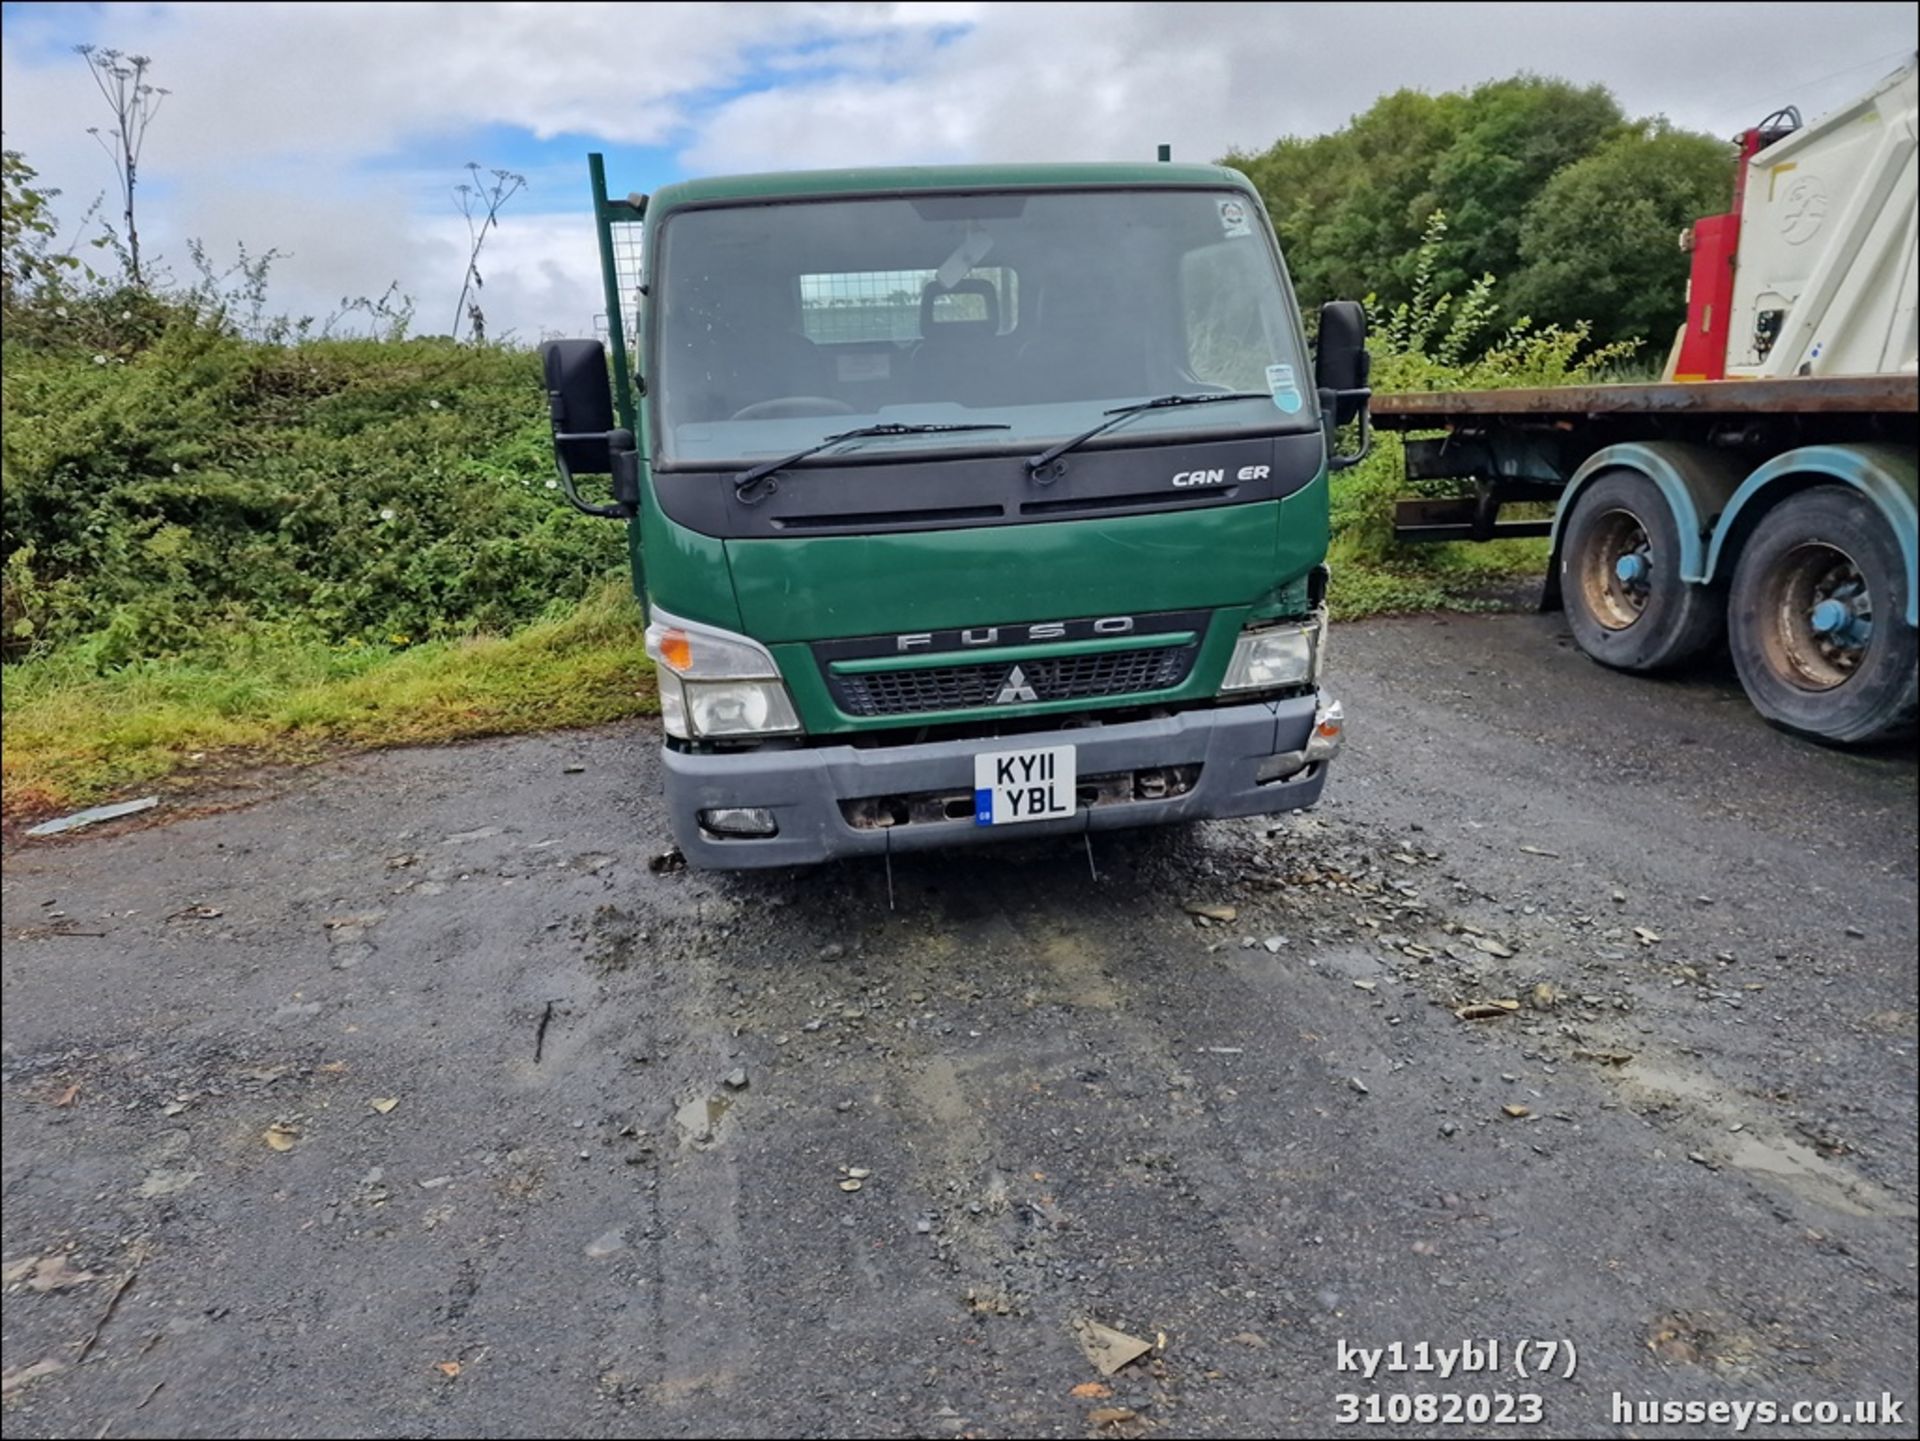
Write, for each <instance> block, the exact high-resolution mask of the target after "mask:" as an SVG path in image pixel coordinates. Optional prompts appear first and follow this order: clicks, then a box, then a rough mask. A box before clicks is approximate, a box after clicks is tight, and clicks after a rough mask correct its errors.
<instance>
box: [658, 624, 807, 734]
mask: <svg viewBox="0 0 1920 1441" xmlns="http://www.w3.org/2000/svg"><path fill="white" fill-rule="evenodd" d="M647 654H648V655H649V656H651V657H652V658H653V662H654V664H655V665H656V666H658V667H659V674H660V723H661V725H663V726H664V727H665V728H666V732H667V734H668V735H670V736H675V737H677V738H678V739H680V740H692V739H705V738H707V737H711V736H756V735H791V734H793V733H794V732H795V731H798V730H799V729H800V718H799V716H798V715H796V714H795V713H794V709H793V701H792V699H791V698H790V697H789V696H788V695H787V688H786V686H785V685H783V684H782V683H781V681H780V668H779V667H778V666H776V665H775V664H774V663H773V656H772V655H771V654H770V653H769V652H768V650H767V648H766V647H765V646H763V645H761V644H760V643H759V642H758V641H755V640H749V639H748V638H747V637H746V636H743V635H735V634H733V632H731V631H725V630H720V629H718V628H716V627H714V626H708V625H701V624H699V623H698V622H697V621H690V620H681V619H680V618H679V617H678V616H673V615H669V614H667V613H666V612H665V611H663V610H660V609H658V608H656V609H655V610H654V611H653V613H652V617H651V619H650V621H649V623H648V625H647Z"/></svg>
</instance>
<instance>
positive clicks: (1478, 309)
mask: <svg viewBox="0 0 1920 1441" xmlns="http://www.w3.org/2000/svg"><path fill="white" fill-rule="evenodd" d="M1446 233H1447V222H1446V217H1445V216H1444V215H1443V214H1440V213H1438V212H1436V213H1435V214H1434V215H1433V217H1432V218H1431V219H1430V220H1429V221H1428V223H1427V228H1426V234H1425V237H1424V239H1423V240H1422V243H1421V247H1420V253H1419V257H1418V261H1417V264H1416V267H1415V273H1414V285H1413V297H1412V299H1411V300H1409V301H1408V302H1406V303H1405V304H1403V305H1399V306H1396V307H1395V308H1394V309H1393V310H1392V311H1391V312H1390V313H1389V314H1388V315H1387V316H1386V318H1385V320H1384V321H1383V322H1381V323H1379V324H1378V325H1377V326H1376V328H1375V331H1374V336H1373V351H1374V367H1373V388H1374V391H1375V393H1376V394H1387V393H1390V392H1395V391H1436V390H1492V389H1498V388H1501V387H1507V386H1553V385H1575V384H1581V383H1587V382H1591V381H1592V380H1593V379H1595V377H1596V376H1597V375H1599V374H1600V373H1602V372H1603V371H1605V370H1606V369H1607V368H1608V367H1610V366H1614V365H1617V364H1619V363H1620V362H1621V361H1623V360H1624V359H1625V358H1626V357H1627V356H1629V355H1631V354H1632V353H1633V351H1634V349H1635V347H1634V346H1633V345H1632V344H1631V343H1621V344H1616V345H1608V346H1601V347H1599V348H1590V347H1589V345H1588V335H1587V327H1586V326H1585V325H1574V326H1566V327H1562V326H1544V327H1539V328H1536V327H1535V326H1534V325H1533V323H1532V321H1531V320H1529V319H1527V318H1526V317H1524V316H1523V317H1521V318H1520V319H1519V320H1517V321H1515V322H1514V323H1513V324H1511V325H1509V326H1508V327H1507V328H1506V329H1505V330H1503V331H1498V332H1495V331H1493V326H1494V324H1495V323H1496V321H1495V317H1496V315H1497V313H1498V312H1497V306H1496V304H1495V300H1494V291H1495V287H1496V282H1495V280H1494V278H1493V277H1492V276H1491V275H1487V276H1482V277H1481V278H1480V279H1479V280H1477V281H1475V282H1474V283H1473V284H1472V285H1471V286H1470V287H1468V289H1467V291H1466V292H1465V294H1463V295H1461V296H1458V297H1456V296H1454V295H1452V294H1450V293H1442V294H1437V295H1436V294H1435V293H1434V286H1433V276H1434V268H1435V265H1436V263H1437V262H1438V259H1439V256H1440V254H1441V245H1442V242H1443V241H1444V240H1445V237H1446ZM1368 304H1369V307H1371V306H1372V304H1373V298H1372V297H1369V298H1368ZM1403 451H1404V447H1403V444H1402V441H1401V438H1400V436H1399V435H1398V434H1397V433H1386V432H1376V434H1375V436H1374V443H1373V450H1372V453H1371V454H1369V455H1368V457H1367V458H1366V459H1365V460H1364V461H1362V462H1361V463H1360V464H1359V465H1357V466H1354V467H1353V468H1352V469H1351V470H1346V471H1342V472H1340V474H1338V475H1336V476H1335V477H1334V480H1333V493H1332V514H1333V562H1334V571H1335V575H1336V582H1335V587H1334V599H1335V603H1336V604H1337V605H1338V606H1339V607H1340V608H1341V609H1342V610H1343V611H1345V612H1346V613H1348V614H1353V613H1356V612H1357V613H1361V614H1367V613H1372V612H1376V611H1380V610H1421V609H1431V608H1433V607H1434V606H1436V605H1440V604H1444V603H1446V601H1447V600H1448V598H1449V596H1450V594H1451V587H1452V586H1453V585H1458V584H1466V585H1472V584H1476V583H1478V582H1481V581H1484V580H1486V579H1489V578H1496V577H1505V576H1513V575H1517V574H1525V573H1527V572H1529V571H1538V570H1539V569H1540V568H1541V566H1542V565H1543V564H1544V562H1545V552H1544V550H1543V548H1542V545H1541V544H1540V543H1538V542H1499V543H1494V544H1490V545H1479V546H1468V545H1433V544H1421V545H1403V544H1401V543H1400V542H1398V541H1396V540H1395V539H1394V536H1393V503H1394V501H1395V500H1396V499H1398V498H1399V497H1400V496H1401V495H1402V494H1404V493H1405V492H1406V490H1407V488H1408V483H1407V481H1406V478H1405V472H1404V454H1403ZM1446 484H1451V482H1446ZM1356 570H1360V571H1366V572H1369V574H1367V575H1366V576H1365V578H1364V579H1362V580H1361V581H1360V583H1359V584H1358V585H1355V584H1352V583H1351V582H1343V581H1342V580H1341V579H1339V577H1347V576H1351V575H1352V574H1353V573H1354V572H1355V571H1356Z"/></svg>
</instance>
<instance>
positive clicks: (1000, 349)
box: [649, 189, 1312, 466]
mask: <svg viewBox="0 0 1920 1441" xmlns="http://www.w3.org/2000/svg"><path fill="white" fill-rule="evenodd" d="M659 244H660V255H659V265H658V268H657V271H656V274H655V276H654V285H653V287H652V294H653V297H654V298H653V301H652V306H651V314H650V317H649V319H650V323H651V325H652V327H653V337H652V346H653V356H652V360H653V364H652V379H651V389H652V392H653V403H654V405H655V412H654V416H655V425H654V431H655V435H654V444H655V447H656V452H657V456H658V459H659V461H660V463H662V464H666V465H674V464H679V465H693V466H697V465H705V464H714V465H726V464H730V463H733V462H744V463H751V462H753V461H755V460H763V459H765V458H767V457H768V456H776V455H781V454H785V453H789V452H791V451H794V450H797V449H799V448H801V447H803V446H807V445H810V444H813V443H815V442H817V441H819V440H821V439H823V438H824V437H826V436H828V435H832V434H835V433H837V432H839V431H843V430H851V429H854V428H856V427H859V426H864V425H874V424H888V423H897V424H905V425H912V424H983V423H991V424H996V425H1004V426H1006V427H1007V429H1005V430H982V431H962V432H958V433H954V434H951V435H913V436H903V437H898V438H887V439H881V440H877V441H866V442H863V443H862V444H861V446H860V453H861V455H862V456H863V458H864V457H867V456H869V455H872V454H874V453H876V452H878V453H882V454H884V453H887V452H888V451H889V450H892V451H908V450H911V451H914V452H916V453H917V452H921V451H925V450H940V449H955V450H959V449H964V450H972V451H978V450H980V449H983V448H984V449H996V448H1001V447H1023V446H1024V447H1031V446H1033V445H1034V444H1035V443H1047V442H1051V441H1054V440H1058V439H1061V438H1063V437H1066V436H1070V435H1074V434H1076V433H1078V432H1080V431H1082V430H1085V429H1087V428H1088V427H1090V426H1092V425H1094V424H1096V423H1098V421H1099V420H1100V419H1101V416H1102V414H1103V412H1105V411H1107V410H1110V409H1112V408H1114V407H1115V406H1121V405H1126V404H1128V403H1130V402H1133V401H1139V400H1144V399H1148V398H1150V397H1154V396H1159V395H1167V394H1173V393H1183V394H1202V393H1206V392H1211V391H1249V392H1254V393H1255V398H1253V399H1251V400H1242V401H1228V402H1222V403H1219V404H1214V405H1206V406H1196V407H1185V408H1182V409H1179V410H1169V411H1164V412H1155V413H1152V414H1148V415H1142V416H1139V417H1137V418H1135V419H1133V420H1130V421H1129V422H1128V423H1127V425H1126V426H1125V427H1123V428H1122V429H1121V430H1119V431H1117V432H1115V433H1114V436H1113V440H1114V441H1115V442H1124V441H1128V440H1134V439H1142V438H1150V437H1151V436H1152V435H1153V434H1154V433H1155V432H1156V431H1158V432H1166V431H1172V430H1178V431H1180V432H1182V433H1183V434H1191V433H1193V432H1196V431H1205V432H1213V431H1218V432H1221V433H1224V434H1231V433H1235V432H1242V433H1244V432H1246V431H1250V430H1262V429H1264V430H1270V431H1271V430H1286V429H1299V428H1306V427H1308V426H1309V425H1310V424H1311V423H1312V422H1311V417H1310V415H1309V413H1308V409H1307V407H1306V404H1305V398H1304V387H1305V386H1306V385H1307V383H1308V382H1307V380H1306V378H1305V377H1306V372H1305V370H1304V368H1303V366H1302V358H1301V354H1300V342H1299V336H1298V334H1297V333H1296V327H1295V324H1294V320H1293V314H1294V312H1293V307H1292V305H1291V302H1290V300H1289V298H1288V293H1287V290H1286V286H1285V282H1284V281H1283V279H1282V276H1281V271H1280V267H1279V260H1278V257H1277V255H1276V254H1275V253H1274V250H1273V245H1272V240H1271V238H1270V235H1269V232H1268V231H1267V229H1266V226H1265V224H1264V222H1263V221H1262V220H1261V218H1260V217H1259V216H1258V214H1257V212H1255V211H1254V209H1253V207H1252V205H1251V204H1250V203H1249V201H1248V200H1247V199H1246V197H1245V196H1244V195H1242V194H1241V193H1239V192H1237V191H1231V190H1193V189H1187V190H1079V191H1070V192H1046V193H1008V192H992V193H983V194H968V195H923V196H918V197H911V198H894V197H888V198H875V199H854V200H828V201H811V202H796V203H785V204H776V205H742V206H727V207H715V208H710V209H696V210H687V211H683V212H680V213H677V214H675V215H673V216H671V217H669V218H668V219H667V220H666V222H665V224H664V226H663V228H662V237H661V240H660V242H659Z"/></svg>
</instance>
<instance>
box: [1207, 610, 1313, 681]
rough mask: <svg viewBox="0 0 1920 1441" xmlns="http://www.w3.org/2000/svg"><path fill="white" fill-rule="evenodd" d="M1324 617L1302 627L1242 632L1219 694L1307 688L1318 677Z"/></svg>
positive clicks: (1277, 627) (1280, 626)
mask: <svg viewBox="0 0 1920 1441" xmlns="http://www.w3.org/2000/svg"><path fill="white" fill-rule="evenodd" d="M1326 624H1327V621H1326V617H1325V616H1324V615H1318V616H1315V617H1314V618H1313V620H1312V621H1311V622H1309V623H1308V624H1306V625H1299V624H1295V623H1288V624H1285V625H1271V624H1269V625H1263V626H1262V627H1261V628H1260V629H1258V630H1248V631H1242V632H1241V634H1240V639H1239V640H1237V641H1235V642H1234V646H1233V659H1232V660H1230V661H1228V662H1227V677H1226V679H1225V680H1223V681H1222V682H1221V683H1220V689H1221V690H1223V691H1233V690H1278V689H1280V688H1281V687H1282V686H1292V685H1311V684H1312V683H1313V682H1314V681H1316V680H1317V679H1319V675H1320V648H1321V637H1322V634H1323V633H1324V631H1325V630H1326Z"/></svg>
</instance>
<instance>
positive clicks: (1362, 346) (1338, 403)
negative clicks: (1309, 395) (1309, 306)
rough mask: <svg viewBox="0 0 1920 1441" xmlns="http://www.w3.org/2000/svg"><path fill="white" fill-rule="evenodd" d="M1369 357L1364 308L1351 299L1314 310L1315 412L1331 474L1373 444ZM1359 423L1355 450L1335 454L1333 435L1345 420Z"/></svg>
mask: <svg viewBox="0 0 1920 1441" xmlns="http://www.w3.org/2000/svg"><path fill="white" fill-rule="evenodd" d="M1372 376H1373V357H1372V356H1371V355H1369V354H1368V353H1367V308H1366V307H1365V306H1364V305H1362V304H1361V303H1360V302H1359V301H1357V300H1329V301H1328V302H1327V303H1326V304H1325V305H1323V306H1321V307H1320V344H1319V348H1318V350H1317V352H1316V353H1315V355H1314V361H1313V383H1314V388H1315V389H1316V390H1318V391H1319V392H1320V414H1321V418H1322V420H1323V421H1324V423H1325V425H1326V427H1327V463H1328V465H1330V466H1331V467H1332V468H1333V469H1335V470H1344V469H1346V467H1348V466H1350V465H1357V464H1359V463H1360V461H1362V460H1363V459H1365V458H1366V454H1367V451H1368V450H1369V449H1370V448H1371V447H1372V444H1373V432H1372V427H1371V425H1370V424H1369V420H1368V415H1367V402H1368V401H1369V400H1371V399H1372V398H1373V391H1372V390H1370V389H1369V388H1368V384H1369V382H1370V380H1371V379H1372ZM1354 420H1358V421H1359V422H1360V447H1359V449H1358V450H1355V451H1352V452H1348V453H1340V452H1336V451H1335V450H1334V448H1333V434H1334V432H1335V431H1336V430H1338V429H1339V428H1340V427H1341V426H1343V425H1346V424H1348V423H1349V422H1351V421H1354Z"/></svg>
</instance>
